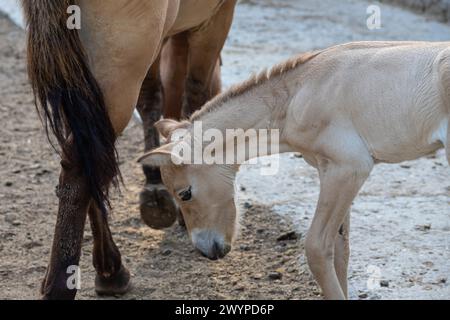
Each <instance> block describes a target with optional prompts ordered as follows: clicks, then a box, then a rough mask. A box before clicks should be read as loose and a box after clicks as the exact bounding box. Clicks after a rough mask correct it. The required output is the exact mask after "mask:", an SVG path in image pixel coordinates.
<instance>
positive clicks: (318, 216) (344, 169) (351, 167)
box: [305, 159, 372, 300]
mask: <svg viewBox="0 0 450 320" xmlns="http://www.w3.org/2000/svg"><path fill="white" fill-rule="evenodd" d="M364 160H367V159H364ZM371 168H372V164H371V163H370V161H360V160H354V161H353V162H352V161H349V162H346V163H343V164H341V163H339V162H334V161H332V160H328V159H327V160H321V161H319V175H320V185H321V189H320V196H319V202H318V205H317V209H316V213H315V216H314V219H313V222H312V225H311V228H310V230H309V232H308V237H307V239H306V244H305V249H306V256H307V258H308V264H309V266H310V268H311V271H312V272H313V274H314V276H315V278H316V280H317V282H318V283H319V285H320V287H321V288H322V290H323V294H324V296H325V299H333V300H341V299H345V298H346V291H347V288H346V287H347V286H346V284H345V285H342V284H341V283H343V282H345V283H346V282H347V279H343V277H344V276H345V277H346V271H344V270H343V268H344V267H345V270H346V266H345V264H346V260H347V259H348V258H346V256H347V253H345V251H343V252H341V251H340V252H339V253H338V255H336V254H335V247H336V245H337V243H336V242H337V240H338V239H337V238H338V233H339V229H340V228H341V226H342V225H343V224H344V225H345V219H346V217H347V216H348V211H349V208H350V206H351V204H352V201H353V199H354V198H355V196H356V195H357V193H358V191H359V189H360V188H361V186H362V185H363V183H364V181H365V180H366V179H367V177H368V175H369V172H370V170H371ZM336 258H337V259H338V260H337V261H336V260H335V259H336ZM336 264H338V266H340V268H339V274H338V273H337V270H336V268H335V265H336Z"/></svg>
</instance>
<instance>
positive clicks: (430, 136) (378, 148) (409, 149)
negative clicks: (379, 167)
mask: <svg viewBox="0 0 450 320" xmlns="http://www.w3.org/2000/svg"><path fill="white" fill-rule="evenodd" d="M399 125H401V124H399ZM408 125H409V124H407V126H408ZM447 130H448V117H447V118H446V117H442V118H441V120H440V121H436V122H435V123H433V124H432V125H430V126H429V129H428V130H427V132H425V133H423V134H422V132H413V130H410V131H409V134H408V133H407V132H405V135H396V136H395V137H393V136H384V137H382V136H380V134H379V136H378V139H367V144H368V146H369V149H370V152H371V154H372V156H373V158H374V159H375V161H377V162H386V163H399V162H402V161H408V160H415V159H418V158H420V157H423V156H426V155H428V154H430V153H433V152H435V151H437V150H439V149H441V148H443V147H445V146H447V145H448V141H447Z"/></svg>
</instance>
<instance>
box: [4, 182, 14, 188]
mask: <svg viewBox="0 0 450 320" xmlns="http://www.w3.org/2000/svg"><path fill="white" fill-rule="evenodd" d="M12 186H13V183H12V182H11V181H7V182H6V183H5V187H8V188H9V187H12Z"/></svg>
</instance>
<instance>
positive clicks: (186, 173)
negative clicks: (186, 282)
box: [139, 120, 237, 260]
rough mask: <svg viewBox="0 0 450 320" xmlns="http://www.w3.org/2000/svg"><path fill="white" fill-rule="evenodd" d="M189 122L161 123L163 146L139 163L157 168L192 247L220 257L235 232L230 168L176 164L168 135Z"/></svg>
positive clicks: (177, 162) (231, 171)
mask: <svg viewBox="0 0 450 320" xmlns="http://www.w3.org/2000/svg"><path fill="white" fill-rule="evenodd" d="M189 126H190V124H189V123H179V122H175V121H172V120H163V121H160V122H159V123H158V124H157V128H158V130H159V132H160V133H161V134H162V136H163V137H165V138H166V139H167V143H166V144H165V145H163V146H161V147H160V148H158V149H155V150H153V151H151V152H149V153H147V154H146V155H144V156H143V157H141V159H140V160H139V161H140V162H141V163H143V164H147V165H150V166H158V167H160V169H161V175H162V179H163V182H164V184H165V185H166V187H167V189H168V190H169V192H170V193H171V194H172V195H173V197H174V198H175V200H176V202H177V203H178V205H179V207H180V208H181V211H182V213H183V217H184V220H185V222H186V226H187V229H188V232H189V235H190V237H191V240H192V242H193V244H194V246H195V247H196V248H197V249H198V250H199V251H200V252H201V253H202V254H203V255H204V256H206V257H208V258H210V259H212V260H216V259H220V258H223V257H224V256H225V255H226V254H227V253H228V252H229V251H230V250H231V245H232V242H233V238H234V236H235V232H236V229H237V228H236V226H237V218H236V206H235V203H234V191H235V190H234V178H235V174H236V171H235V169H234V168H233V167H232V166H226V165H216V164H214V165H206V164H179V162H181V161H177V154H176V153H175V152H174V149H176V148H177V145H178V144H179V143H180V141H171V139H172V133H173V132H174V131H175V130H177V129H180V128H182V127H184V128H189Z"/></svg>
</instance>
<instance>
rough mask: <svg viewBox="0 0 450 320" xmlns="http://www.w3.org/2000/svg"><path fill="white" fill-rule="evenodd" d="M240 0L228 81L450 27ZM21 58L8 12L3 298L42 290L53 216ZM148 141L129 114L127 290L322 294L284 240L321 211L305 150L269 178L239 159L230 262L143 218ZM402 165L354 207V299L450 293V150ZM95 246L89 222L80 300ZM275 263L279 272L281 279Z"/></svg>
mask: <svg viewBox="0 0 450 320" xmlns="http://www.w3.org/2000/svg"><path fill="white" fill-rule="evenodd" d="M243 2H244V3H243V4H242V5H240V6H239V7H238V11H237V15H236V21H235V24H234V27H233V30H232V33H231V35H230V39H229V41H228V44H227V47H226V49H225V53H224V64H225V68H224V77H225V83H226V84H227V85H228V84H231V83H233V82H236V81H238V80H242V79H245V78H246V77H247V76H248V75H249V74H250V73H251V72H255V71H257V70H259V69H261V68H262V67H266V66H270V65H272V64H273V63H275V62H278V61H280V60H282V59H284V58H286V57H288V56H290V55H292V54H295V53H298V52H301V51H307V50H311V49H316V48H321V47H324V46H328V45H331V44H333V43H339V42H346V41H350V40H359V39H395V40H405V39H422V40H426V39H428V40H444V39H448V37H449V36H448V35H450V27H448V26H445V25H442V24H439V23H436V22H433V21H427V20H426V19H425V18H422V17H419V16H416V15H414V14H411V13H408V12H404V11H402V10H401V9H398V8H390V7H385V6H383V7H382V14H383V15H382V17H383V20H382V21H383V27H384V28H383V29H381V30H378V31H369V30H368V29H367V28H366V26H365V21H366V14H365V12H366V8H367V5H368V3H367V2H365V1H356V0H353V1H352V0H345V1H340V2H339V5H336V1H332V0H326V1H321V2H320V4H318V2H317V1H312V0H310V1H303V0H302V1H296V0H277V1H270V0H264V1H253V0H247V1H243ZM412 26H413V27H414V29H413V30H414V32H412V31H411V30H412V29H411V28H412ZM25 68H26V66H25V54H24V34H23V32H22V31H20V30H19V29H18V28H16V27H15V26H14V25H12V23H10V22H9V21H8V20H7V19H5V18H0V121H1V126H0V174H1V176H2V180H1V181H0V288H1V290H0V298H7V299H18V298H31V299H33V298H37V297H38V288H39V284H40V280H41V279H42V277H43V275H44V272H45V267H46V264H47V260H48V255H49V249H50V245H51V238H52V233H53V227H54V222H55V218H56V216H55V208H56V197H55V195H54V188H55V185H56V182H57V176H58V166H59V165H58V158H57V157H56V156H55V155H54V153H53V152H52V150H51V149H50V148H49V147H48V145H47V143H46V141H45V139H44V135H43V133H42V129H41V126H40V124H39V121H38V120H37V116H36V115H35V112H34V107H33V106H32V97H31V94H30V89H29V87H28V86H27V84H26V74H25V72H26V70H25ZM142 145H143V138H142V134H141V129H140V127H139V126H138V125H137V124H134V123H133V124H132V125H131V126H130V128H129V129H127V131H126V132H125V134H124V135H123V137H121V139H120V144H119V151H120V154H121V168H122V171H123V174H124V177H125V180H126V185H127V189H126V190H124V191H123V194H122V196H118V195H116V196H115V199H114V208H115V210H114V212H113V214H112V216H111V222H112V223H111V224H112V230H113V232H114V236H115V239H116V241H117V243H118V245H119V247H120V248H121V250H122V254H123V256H124V258H125V261H126V264H127V266H128V267H129V269H130V270H131V271H132V273H133V283H134V289H133V290H132V292H131V293H130V294H128V295H126V296H125V297H124V298H125V299H168V298H187V299H191V298H192V299H193V298H200V299H218V298H220V299H229V298H235V299H240V298H250V299H258V298H265V299H303V298H306V299H314V298H317V297H318V289H317V287H316V286H315V283H314V281H313V279H312V277H311V275H310V273H309V271H308V269H307V267H306V264H305V261H304V253H303V241H302V240H303V237H300V238H299V239H297V240H291V241H277V238H278V237H279V236H280V235H283V234H285V233H287V232H290V231H292V230H298V231H299V232H300V233H301V234H303V235H304V234H305V232H306V229H307V226H308V225H309V221H310V218H311V214H312V212H313V208H314V204H315V201H316V197H317V190H318V189H317V178H316V174H315V172H314V171H313V170H312V169H310V168H308V167H307V166H306V165H305V164H304V163H303V161H302V160H301V159H298V158H296V157H293V156H291V155H287V156H284V157H283V160H282V161H283V162H282V167H281V168H282V170H281V172H280V174H279V175H278V176H277V177H272V178H271V180H265V179H264V178H262V177H260V176H259V175H258V168H257V167H253V168H243V172H242V174H240V176H239V183H240V184H241V185H243V186H245V191H242V192H240V194H239V197H240V201H241V202H242V203H244V202H247V203H248V204H249V203H250V204H252V206H251V208H249V209H243V211H244V217H243V229H242V233H241V234H242V235H241V237H240V239H239V240H238V242H237V243H236V245H235V248H234V251H233V252H232V253H231V254H230V255H229V256H228V257H227V258H226V259H225V260H223V261H219V262H210V261H207V260H205V259H204V258H202V257H200V256H199V255H198V254H197V253H196V252H195V251H194V250H193V249H192V246H191V244H190V243H189V241H188V238H187V236H186V234H185V233H184V231H183V230H181V229H180V228H179V227H174V228H171V229H169V230H167V231H166V232H159V231H153V230H150V229H148V228H147V227H146V226H144V225H143V224H142V223H141V222H140V220H139V214H138V201H137V199H138V193H139V190H140V188H141V185H142V183H143V175H142V173H141V170H140V168H139V166H138V165H137V164H136V163H135V161H134V159H135V158H136V157H137V155H139V154H140V153H141V152H142ZM406 166H407V167H405V166H404V167H401V166H398V165H396V166H380V167H378V168H377V169H376V170H375V172H374V175H373V177H372V178H371V180H370V181H369V183H368V185H367V186H366V188H365V190H364V191H363V193H362V195H361V197H360V198H359V199H358V201H357V202H356V204H355V207H354V210H353V212H354V215H353V221H352V223H353V234H352V240H353V242H354V246H353V248H354V250H353V254H352V269H351V270H352V273H351V287H352V297H353V298H358V296H361V297H366V296H367V297H368V298H374V299H376V298H380V297H381V298H399V297H406V298H449V297H450V289H449V285H448V281H446V282H444V279H446V278H447V277H448V276H449V275H450V270H449V269H450V266H449V262H448V261H450V259H449V258H450V257H449V252H450V250H449V243H450V241H449V239H450V226H449V222H448V221H449V220H448V215H449V211H450V210H449V206H450V203H449V194H450V190H449V185H450V184H449V181H450V176H449V170H448V166H447V164H446V163H445V161H444V157H443V156H442V154H439V155H438V156H437V157H436V158H429V159H422V160H420V161H416V162H412V163H408V164H406ZM261 186H265V187H261ZM246 207H250V206H248V205H247V206H246ZM419 213H420V215H419ZM416 225H417V226H418V228H416ZM428 225H430V226H428ZM297 228H298V229H297ZM429 228H430V229H429ZM367 235H370V238H369V237H368V236H367ZM91 248H92V239H91V236H90V232H89V230H88V231H87V233H86V236H85V241H84V246H83V257H82V262H81V268H82V271H83V274H82V281H83V283H82V290H81V292H80V295H79V298H81V299H92V298H96V296H95V294H94V290H93V276H94V270H93V268H92V266H91ZM369 266H375V267H377V268H379V269H380V272H381V278H382V279H383V280H387V281H388V282H389V288H380V289H376V290H368V289H367V287H366V282H367V280H368V279H369V276H370V275H371V274H370V273H368V272H367V268H368V267H369ZM273 272H279V273H281V275H282V279H281V280H271V279H270V278H269V275H270V274H271V273H273ZM378 282H379V279H378Z"/></svg>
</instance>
